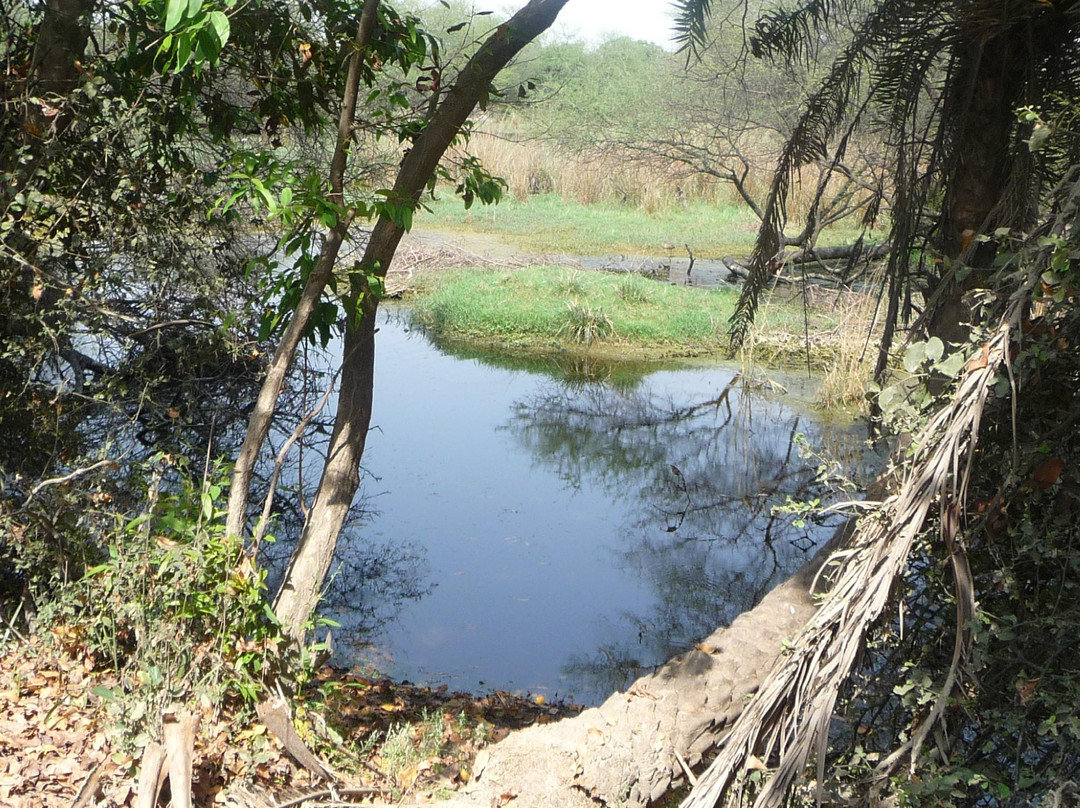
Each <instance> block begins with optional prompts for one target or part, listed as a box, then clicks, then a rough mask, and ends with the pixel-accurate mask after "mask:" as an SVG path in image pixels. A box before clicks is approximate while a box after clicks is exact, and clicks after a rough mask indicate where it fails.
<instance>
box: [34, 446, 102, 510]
mask: <svg viewBox="0 0 1080 808" xmlns="http://www.w3.org/2000/svg"><path fill="white" fill-rule="evenodd" d="M119 465H120V461H119V460H114V459H112V458H108V459H106V460H99V461H98V462H96V463H94V464H93V465H92V466H86V467H85V468H81V469H75V471H73V472H71V473H70V474H65V475H64V476H63V477H51V478H49V479H48V480H42V481H41V482H40V483H38V484H37V485H35V486H34V487H33V488H32V489H30V494H29V495H28V496H27V497H26V502H25V503H24V505H23V507H25V506H26V505H29V504H30V500H32V499H33V498H34V497H35V496H37V495H38V493H39V492H40V491H41V490H42V489H43V488H45V487H47V486H50V485H63V484H64V483H69V482H71V481H72V480H75V479H78V478H79V477H82V476H83V475H85V474H89V473H90V472H92V471H97V470H98V469H100V468H105V467H106V466H119Z"/></svg>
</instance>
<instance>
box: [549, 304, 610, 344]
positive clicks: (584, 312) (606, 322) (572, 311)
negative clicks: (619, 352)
mask: <svg viewBox="0 0 1080 808" xmlns="http://www.w3.org/2000/svg"><path fill="white" fill-rule="evenodd" d="M559 333H561V334H564V335H565V336H566V337H567V339H569V340H570V342H574V343H577V344H579V345H584V346H585V347H586V348H589V347H591V346H592V344H593V343H594V342H599V341H601V340H606V339H610V338H611V337H613V336H615V324H614V323H613V322H611V318H610V317H608V316H607V315H606V314H604V310H603V309H602V308H596V309H594V308H593V307H592V306H590V305H589V304H588V303H581V302H579V301H577V300H571V301H570V302H569V303H567V304H566V322H565V323H564V324H563V326H562V328H560V329H559Z"/></svg>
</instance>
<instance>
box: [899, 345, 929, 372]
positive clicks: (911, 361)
mask: <svg viewBox="0 0 1080 808" xmlns="http://www.w3.org/2000/svg"><path fill="white" fill-rule="evenodd" d="M924 359H926V343H925V342H916V343H915V344H914V345H909V346H908V349H907V350H906V351H904V370H906V371H907V372H908V373H917V372H918V370H919V368H920V367H922V363H923V360H924Z"/></svg>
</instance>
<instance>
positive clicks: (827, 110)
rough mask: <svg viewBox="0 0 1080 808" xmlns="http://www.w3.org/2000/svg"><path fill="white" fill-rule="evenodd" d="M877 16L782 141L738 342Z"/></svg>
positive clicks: (843, 108) (846, 102) (840, 114)
mask: <svg viewBox="0 0 1080 808" xmlns="http://www.w3.org/2000/svg"><path fill="white" fill-rule="evenodd" d="M878 13H879V14H880V11H879V12H878ZM876 16H877V15H872V16H871V19H869V20H868V21H867V23H865V24H864V26H863V28H862V30H861V31H859V32H858V33H857V34H856V36H855V37H853V38H852V40H851V41H850V42H849V43H848V45H847V47H846V48H845V49H844V51H843V52H842V53H841V54H840V56H839V57H838V58H837V59H836V60H835V61H834V62H833V65H832V68H831V70H830V71H829V74H828V75H827V76H826V77H825V79H824V80H823V81H822V82H821V84H820V85H819V87H818V88H817V90H816V91H815V92H814V93H813V94H812V95H811V96H810V97H809V98H808V99H807V101H806V102H805V104H804V105H803V110H802V113H801V114H800V116H799V120H798V122H797V123H796V125H795V128H794V130H793V132H792V134H791V136H790V137H789V138H788V139H787V141H786V142H785V143H784V147H783V149H782V151H781V153H780V159H779V161H778V164H777V167H776V170H775V172H774V173H773V181H772V185H771V186H770V188H769V195H768V198H767V200H766V203H765V215H764V217H763V218H762V220H761V228H760V229H759V230H758V237H757V241H756V243H755V245H754V252H753V255H752V256H751V258H750V276H749V277H748V278H747V281H746V283H745V284H744V285H743V290H742V293H741V294H740V295H739V300H738V302H737V303H736V304H735V311H734V313H733V314H732V315H731V320H730V323H731V340H732V344H734V345H739V344H741V343H742V342H743V340H744V339H745V337H746V334H747V331H748V330H749V328H750V325H751V323H753V320H754V315H755V314H756V312H757V306H758V299H759V297H760V295H761V293H762V292H763V291H764V290H765V288H766V286H767V285H768V282H769V279H770V278H771V277H772V275H773V274H774V269H775V261H776V258H777V255H778V254H779V252H780V249H781V247H782V246H783V244H784V226H785V224H786V223H787V197H788V193H789V191H790V190H791V183H792V181H793V180H794V178H795V174H796V173H797V172H798V170H799V169H800V168H802V167H803V166H805V165H807V164H808V163H810V162H813V161H814V160H817V159H819V158H823V157H824V156H825V155H826V153H827V151H828V144H829V141H830V139H831V138H832V137H833V136H834V135H836V134H837V131H838V128H839V126H840V124H841V123H842V122H843V120H844V117H845V114H846V113H847V112H848V110H849V109H850V107H851V106H852V104H851V102H852V99H853V97H854V95H855V92H856V89H857V88H858V86H859V81H860V78H861V76H862V73H863V70H864V68H865V66H866V63H867V59H868V58H869V54H870V50H869V48H868V44H869V42H870V40H871V38H872V33H873V32H874V31H875V30H876V29H875V28H874V23H875V21H876ZM811 215H813V211H812V212H811Z"/></svg>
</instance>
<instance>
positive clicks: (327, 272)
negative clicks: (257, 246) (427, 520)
mask: <svg viewBox="0 0 1080 808" xmlns="http://www.w3.org/2000/svg"><path fill="white" fill-rule="evenodd" d="M378 10H379V0H365V3H364V10H363V11H362V12H361V13H360V21H359V22H358V23H357V25H356V36H355V38H354V39H353V55H352V59H350V61H349V74H348V76H347V77H346V79H345V97H344V98H343V99H342V104H341V115H340V117H339V119H338V137H337V145H336V146H335V148H334V156H333V159H332V161H331V164H330V193H329V194H328V196H329V198H330V200H331V201H332V202H335V203H336V204H338V205H340V206H344V183H345V166H346V163H347V161H348V154H349V144H350V143H351V142H352V130H353V122H354V121H355V119H356V103H357V97H358V93H359V90H360V75H361V69H362V68H363V64H364V56H365V54H366V53H367V48H368V45H369V44H370V43H371V37H372V34H373V33H374V31H375V23H376V21H377V20H378ZM350 224H351V218H350V217H348V216H345V217H343V218H342V219H340V220H339V221H338V222H336V223H335V224H334V226H333V227H331V228H330V232H329V233H327V235H326V240H325V241H324V242H323V246H322V250H321V251H320V252H319V260H318V262H317V263H316V264H315V268H314V269H313V270H312V271H311V274H310V275H309V276H308V279H307V282H306V283H305V284H304V290H303V292H302V293H301V295H300V302H299V303H297V305H296V309H295V310H294V311H293V313H292V319H291V320H290V321H289V325H288V326H287V327H286V329H285V333H284V334H282V336H281V342H280V343H279V344H278V347H277V350H276V351H274V358H273V359H272V360H271V361H270V368H269V369H268V370H267V373H266V379H264V380H263V384H262V388H261V389H260V390H259V397H258V399H257V400H256V402H255V409H254V410H253V411H252V413H251V418H250V419H249V420H248V428H247V433H246V434H245V435H244V443H243V445H242V446H241V447H240V452H239V453H238V454H237V457H236V463H235V465H234V466H233V476H232V485H231V486H230V488H229V510H228V515H227V517H226V523H225V530H226V532H227V533H229V534H230V535H233V536H240V535H243V533H244V525H245V524H246V522H247V504H248V489H249V487H250V486H251V476H252V474H253V473H254V472H255V463H256V462H257V461H258V459H259V451H260V450H261V449H262V445H263V443H265V442H266V436H267V434H268V433H269V432H270V424H271V422H272V421H273V418H274V408H275V407H276V405H277V400H278V396H280V395H281V388H282V387H283V386H284V385H285V374H286V373H287V372H288V370H289V366H290V365H291V364H292V360H293V357H294V356H295V355H296V347H297V346H298V345H299V344H300V339H301V337H303V335H304V331H305V330H307V326H308V322H309V321H310V320H311V316H312V314H314V312H315V309H316V307H317V306H318V304H319V299H320V298H321V297H322V293H323V290H324V289H325V288H326V284H327V283H328V282H329V281H330V277H331V275H332V274H333V271H334V264H335V263H336V262H337V257H338V252H339V251H340V250H341V245H342V244H343V243H344V242H345V238H346V237H347V236H348V232H349V225H350Z"/></svg>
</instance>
